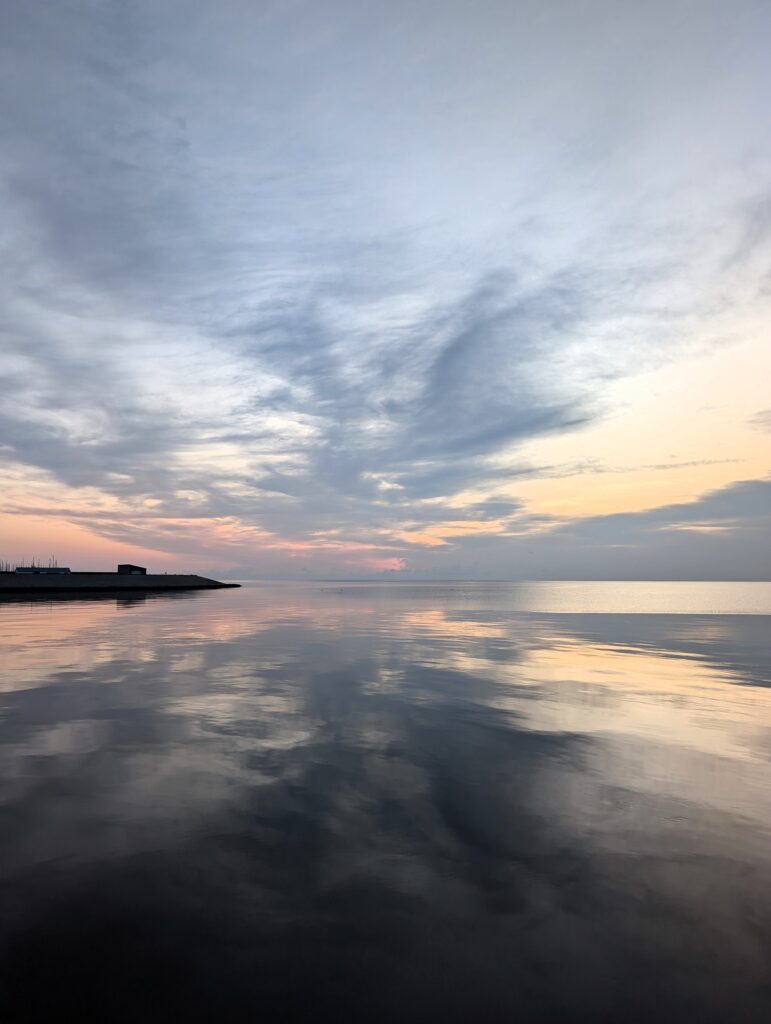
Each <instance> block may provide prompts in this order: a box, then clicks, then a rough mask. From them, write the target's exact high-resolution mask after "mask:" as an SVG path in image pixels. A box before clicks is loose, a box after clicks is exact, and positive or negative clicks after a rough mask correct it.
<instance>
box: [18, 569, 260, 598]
mask: <svg viewBox="0 0 771 1024" xmlns="http://www.w3.org/2000/svg"><path fill="white" fill-rule="evenodd" d="M239 585H240V584H238V583H221V582H220V581H219V580H210V579H207V577H206V576H193V575H171V574H169V575H152V574H149V573H148V574H147V575H143V576H140V575H136V576H132V575H128V574H121V573H117V572H70V573H67V574H65V575H62V576H54V575H48V574H41V575H40V576H33V575H23V574H21V573H14V572H0V597H2V596H3V595H6V594H8V595H10V594H56V593H65V592H67V593H72V592H73V591H84V592H89V593H98V592H105V593H107V592H111V591H121V590H122V591H125V590H133V591H139V590H217V589H220V588H224V587H237V586H239Z"/></svg>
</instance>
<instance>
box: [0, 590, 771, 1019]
mask: <svg viewBox="0 0 771 1024" xmlns="http://www.w3.org/2000/svg"><path fill="white" fill-rule="evenodd" d="M769 636H771V587H769V586H768V585H765V584H731V585H725V584H701V585H700V584H676V585H672V584H668V585H664V586H662V585H654V584H636V585H618V584H553V583H552V584H520V585H512V584H442V585H437V584H403V585H394V584H384V585H368V584H352V585H341V584H312V585H311V584H309V585H298V584H284V585H265V584H263V585H253V586H249V587H245V588H244V589H242V590H237V591H223V592H203V593H190V594H177V595H162V596H153V597H148V598H147V599H146V600H142V599H139V598H137V597H135V596H133V595H132V596H131V597H130V598H119V599H117V600H116V599H115V598H111V599H109V598H103V599H100V600H96V599H91V600H76V601H56V602H50V601H39V600H38V601H35V602H30V601H27V602H10V603H4V604H0V664H2V675H1V676H0V901H1V907H0V909H2V915H1V916H0V968H1V969H2V979H3V980H2V984H3V990H2V1009H3V1019H4V1020H9V1021H27V1020H41V1019H42V1020H46V1019H78V1017H79V1016H83V1015H85V1014H90V1015H93V1014H94V1013H96V1014H98V1015H100V1016H101V1018H102V1019H104V1020H115V1019H131V1020H150V1019H161V1018H163V1019H168V1018H169V1016H170V1015H172V1016H173V1017H174V1018H179V1019H183V1020H185V1019H187V1020H241V1019H244V1020H246V1019H249V1020H253V1019H256V1018H261V1019H265V1020H271V1021H272V1020H317V1019H320V1018H324V1017H327V1016H329V1017H331V1016H332V1015H334V1016H335V1017H336V1018H337V1019H340V1020H344V1021H345V1020H356V1021H363V1020H378V1021H390V1020H395V1021H396V1020H399V1021H401V1020H405V1021H424V1020H446V1021H469V1020H477V1021H478V1020H484V1021H487V1020H490V1021H497V1020H501V1021H511V1020H524V1021H530V1020H532V1021H542V1020H543V1021H552V1020H554V1021H559V1020H565V1021H572V1020H583V1019H594V1020H603V1021H604V1020H607V1021H617V1020H620V1019H625V1020H632V1021H638V1020H639V1021H649V1020H651V1019H654V1018H655V1019H657V1020H665V1021H666V1020H684V1019H693V1020H699V1021H729V1020H731V1021H738V1020H741V1021H754V1020H758V1021H760V1020H767V1019H768V1018H769V1013H771V973H770V971H769V963H770V960H769V953H770V951H771V763H770V758H769V753H770V752H771V742H770V741H771V654H770V653H769Z"/></svg>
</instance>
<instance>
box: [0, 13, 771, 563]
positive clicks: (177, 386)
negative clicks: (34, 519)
mask: <svg viewBox="0 0 771 1024" xmlns="http://www.w3.org/2000/svg"><path fill="white" fill-rule="evenodd" d="M654 6H655V11H656V16H655V17H654V16H653V15H652V13H651V10H650V7H648V9H646V11H645V12H639V11H637V10H632V9H629V10H625V11H619V9H618V8H617V6H616V5H609V4H606V3H603V2H593V3H590V4H589V5H588V7H587V9H586V10H585V11H584V12H583V13H582V14H581V15H580V16H579V14H578V12H573V11H572V10H566V9H565V7H564V5H561V4H544V5H539V8H538V13H537V16H535V14H534V13H533V11H531V10H530V8H529V7H528V5H524V6H522V5H513V6H512V5H509V4H501V3H497V2H492V0H489V2H486V3H483V4H481V5H478V7H477V8H475V9H474V11H473V12H472V11H470V10H469V8H468V5H466V4H460V3H455V2H451V3H449V4H445V5H442V8H441V12H440V11H439V9H438V7H436V5H433V4H427V5H422V6H420V7H418V8H415V6H414V5H409V4H406V3H397V4H394V5H389V8H388V10H384V9H382V8H381V7H380V6H379V5H375V4H370V3H364V4H361V5H355V6H354V5H350V4H348V3H345V2H343V0H335V2H333V4H332V7H331V8H326V9H325V11H324V12H321V11H320V10H319V9H318V6H317V5H313V4H309V3H306V2H300V3H297V4H293V5H290V6H282V5H273V4H263V5H253V4H248V3H245V2H240V0H229V2H226V3H223V4H220V5H217V6H216V8H213V7H210V6H208V5H194V6H193V7H191V5H189V4H187V3H180V2H176V0H172V2H169V3H167V4H163V5H160V6H159V5H155V4H150V3H146V2H137V3H135V4H132V5H130V6H129V7H114V6H113V7H105V8H100V9H99V11H98V12H97V11H96V10H95V8H94V7H93V5H92V4H89V3H85V2H78V0H66V2H63V3H58V4H45V5H43V7H42V8H40V7H33V6H31V5H29V4H26V3H22V2H20V0H11V2H9V3H7V4H5V5H4V7H3V14H2V19H3V22H2V26H1V27H2V31H0V39H1V40H2V42H0V47H2V58H3V60H4V66H6V67H7V68H8V73H9V76H10V77H11V78H12V80H13V82H14V85H15V88H14V90H13V91H11V90H7V91H6V94H5V99H4V100H3V101H2V104H3V106H2V110H0V113H1V114H2V116H3V118H4V125H5V129H4V137H3V144H2V162H1V163H0V199H1V200H2V202H3V208H4V211H6V216H5V226H4V231H3V234H2V236H0V248H1V249H2V259H3V267H4V273H3V280H2V282H0V300H2V309H3V314H2V321H1V322H0V332H1V333H0V343H1V344H2V348H3V359H2V363H0V400H1V401H2V404H1V405H0V410H1V411H0V457H2V458H3V459H5V460H6V464H7V472H8V473H9V474H11V473H12V475H13V478H14V481H16V482H15V483H14V485H13V487H9V488H8V489H7V490H6V493H5V495H4V503H5V507H7V508H9V509H11V510H12V511H14V510H15V511H19V512H20V510H22V509H23V508H31V507H38V508H39V509H40V508H42V507H43V506H45V507H46V508H48V509H49V512H48V513H46V514H54V513H55V509H54V506H55V505H56V503H57V500H58V503H59V505H60V507H61V509H65V508H66V509H69V513H68V514H71V515H72V517H74V519H76V520H78V521H80V522H84V523H88V524H89V527H90V528H91V529H93V530H95V531H98V532H101V533H103V534H105V535H109V536H120V537H125V538H131V537H132V536H135V535H136V534H137V533H141V534H142V536H143V539H144V540H147V541H151V540H152V541H153V542H156V543H158V544H160V545H169V544H170V543H171V538H170V532H171V533H173V530H171V531H170V528H169V524H171V523H179V522H180V521H182V520H185V521H186V522H189V523H190V524H191V526H190V530H191V531H192V533H191V537H192V536H198V537H199V541H198V543H201V544H203V543H208V541H207V540H206V537H211V535H212V532H214V533H216V529H215V527H214V526H212V525H211V524H215V523H218V522H227V523H237V524H238V530H241V531H243V532H244V533H245V534H248V535H249V536H252V537H254V538H255V545H256V544H257V542H258V538H265V537H266V536H270V537H280V538H281V540H282V543H283V544H284V545H285V550H287V551H288V550H289V549H290V548H291V547H292V545H294V546H295V547H296V546H297V545H300V546H301V547H302V546H303V545H308V546H310V547H312V546H313V545H314V544H316V545H317V546H318V550H319V553H320V557H321V558H326V557H327V556H326V554H324V552H325V551H327V550H328V549H326V548H324V546H323V543H322V541H321V540H320V539H319V538H321V537H322V536H326V535H328V533H329V531H331V530H337V531H341V532H340V534H339V536H341V537H344V538H345V540H346V541H347V542H348V543H349V544H350V545H355V544H367V545H370V544H374V545H379V546H380V548H381V549H382V550H378V552H377V553H376V554H375V555H372V556H371V557H375V558H379V559H384V560H385V561H386V562H388V560H389V559H396V560H397V561H398V560H399V559H402V558H404V557H405V555H404V551H403V550H402V547H403V545H402V543H401V542H400V541H399V540H398V538H399V535H400V534H401V533H404V532H405V531H408V532H410V531H411V532H415V531H417V530H422V529H423V528H424V527H432V526H435V525H436V524H441V523H442V522H445V523H448V522H454V521H457V520H458V519H459V512H458V503H459V502H461V503H463V502H465V503H466V505H467V506H468V507H467V508H466V509H465V511H463V513H462V514H461V515H460V517H461V518H462V517H465V518H467V519H469V520H474V519H475V518H479V516H480V515H481V511H480V510H481V508H482V505H483V503H484V500H485V499H486V497H487V496H489V495H491V494H493V493H494V492H495V490H496V488H497V487H498V486H500V485H502V484H503V483H504V482H506V483H511V482H513V481H516V479H517V477H518V476H520V475H526V474H530V475H532V474H533V473H544V474H547V473H548V472H549V468H548V467H541V468H533V467H532V466H528V465H526V464H525V463H524V462H523V460H522V459H521V457H520V455H519V452H518V448H519V446H520V445H521V444H522V443H523V442H524V441H527V440H530V439H535V438H541V437H545V436H549V435H552V434H554V433H562V432H569V431H578V430H580V429H581V428H582V427H583V426H585V425H587V424H589V423H592V422H595V421H596V420H597V418H598V417H600V416H602V414H603V411H604V409H605V407H606V388H607V386H608V385H609V383H611V382H612V381H613V380H616V379H618V378H619V377H622V376H626V375H629V374H632V373H636V372H639V371H641V370H642V369H645V368H648V367H651V366H655V365H658V364H659V363H660V362H661V361H664V360H669V359H673V358H677V357H678V355H680V354H682V353H685V352H689V351H692V350H694V349H695V348H699V347H704V346H709V345H711V344H715V343H717V342H718V341H722V340H724V339H725V337H726V336H730V325H729V324H728V323H727V321H726V316H725V314H726V310H728V311H730V310H731V309H732V308H733V307H734V305H735V304H736V303H738V302H740V301H741V302H744V301H745V300H746V301H749V300H748V298H747V297H748V296H750V297H751V298H752V301H754V302H757V301H760V300H759V299H758V295H759V294H760V283H761V282H762V280H763V273H764V270H763V262H762V258H761V257H762V253H763V239H762V237H757V238H756V237H755V235H752V238H749V239H748V236H747V235H746V231H747V223H748V221H747V217H748V213H747V211H748V210H753V209H765V207H764V206H763V196H764V195H767V189H766V187H765V180H764V168H765V167H766V164H765V163H764V161H765V160H766V159H767V157H766V154H765V151H764V150H763V149H762V143H761V141H759V140H761V138H762V137H763V133H762V127H763V125H764V124H766V122H767V118H768V112H767V110H766V109H765V107H763V105H762V103H761V102H760V100H759V99H758V97H759V96H760V95H763V94H764V91H763V90H762V89H759V87H758V83H759V82H762V81H765V80H766V78H767V68H766V65H765V54H764V52H763V48H762V46H761V45H760V44H759V40H760V39H762V38H763V37H764V33H763V31H762V30H763V28H764V26H765V24H766V22H765V18H766V15H765V14H764V12H763V10H762V9H761V8H760V7H758V6H757V5H755V4H752V3H750V2H747V3H746V4H744V5H743V7H744V14H743V18H738V17H734V16H733V15H732V16H731V17H730V18H728V16H727V15H726V16H725V17H723V16H721V15H720V14H719V12H717V11H715V12H713V13H712V14H710V16H709V17H706V16H704V17H700V18H697V19H693V20H692V21H691V22H689V23H688V25H687V26H685V25H684V24H682V23H681V19H680V18H679V17H678V16H677V15H676V14H675V13H674V12H673V11H672V10H671V9H670V6H669V5H667V4H656V5H654ZM726 38H730V39H731V40H732V41H733V42H732V45H733V46H734V48H735V49H737V50H739V51H740V52H741V54H742V60H741V61H740V62H732V63H730V64H726V58H725V56H724V49H725V47H724V46H723V41H724V40H725V39H726ZM718 43H719V44H720V45H719V46H718V45H717V44H718ZM716 46H717V49H715V48H716ZM716 53H717V54H719V56H717V57H716ZM587 55H591V61H590V64H591V70H590V69H589V68H588V66H587V59H588V58H587ZM651 62H653V65H654V66H655V67H656V69H657V73H656V75H654V76H652V75H651V74H650V68H651ZM716 62H717V63H716ZM300 67H301V68H302V74H299V73H298V69H299V68H300ZM684 137H687V138H688V139H690V140H691V142H690V144H689V146H688V147H683V146H682V145H681V140H682V138H684ZM704 166H710V167H711V168H712V172H711V174H710V181H709V183H705V186H704V188H699V189H697V190H694V188H693V180H694V175H700V174H702V168H703V167H704ZM753 204H754V205H753ZM758 204H760V205H758ZM716 224H721V225H724V228H723V229H722V230H716V229H715V225H716ZM738 238H744V239H745V242H743V243H742V246H743V249H742V251H744V250H747V258H742V259H738V258H737V257H736V252H737V241H736V240H737V239H738ZM750 243H751V244H750ZM750 250H751V252H750ZM729 257H730V258H729ZM748 266H749V268H750V269H749V270H747V267H748ZM742 273H743V274H744V275H745V276H744V277H742V276H741V274H742ZM705 325H706V326H705ZM24 467H26V473H27V478H26V480H27V482H26V483H25V481H24V478H23V472H21V471H22V470H24ZM41 471H42V472H43V473H44V474H45V475H46V478H47V479H48V486H47V489H46V485H45V484H44V483H42V482H41V481H40V479H39V476H38V474H39V473H40V472H41ZM20 473H21V475H19V474H20ZM92 490H96V491H98V492H99V494H100V495H101V496H102V497H101V498H100V499H99V501H94V500H92V494H91V492H92ZM33 492H34V493H33ZM44 492H45V493H44ZM469 494H472V497H470V498H469V497H468V495H469ZM464 495H465V497H463V496H464ZM57 496H58V497H57ZM459 496H461V497H459ZM38 497H40V498H41V500H42V499H45V500H44V501H42V505H41V503H40V502H38ZM490 500H496V499H490ZM105 505H107V506H109V507H110V516H109V517H108V516H106V515H105ZM522 515H523V513H522V512H521V511H520V512H516V513H515V512H512V513H511V514H508V515H507V514H504V513H503V512H501V515H500V516H498V515H495V514H492V513H491V515H490V517H489V518H491V519H493V520H496V519H505V520H506V521H507V522H508V521H509V520H510V519H511V518H512V516H514V518H516V517H517V516H519V517H520V518H521V517H522ZM196 524H198V525H196ZM206 524H208V525H206ZM199 527H200V528H201V530H204V532H203V533H201V532H199V533H198V534H196V533H195V531H196V530H197V529H198V528H199ZM512 528H513V526H512ZM206 531H208V532H206ZM183 532H184V531H183ZM236 532H238V531H236ZM424 532H425V531H424ZM432 535H433V533H432ZM185 543H188V541H186V542H185ZM189 543H190V544H194V543H195V542H194V541H193V540H192V539H190V540H189ZM330 557H331V556H330ZM367 557H370V556H367ZM389 564H390V563H389ZM278 568H279V566H278V563H276V569H277V571H278Z"/></svg>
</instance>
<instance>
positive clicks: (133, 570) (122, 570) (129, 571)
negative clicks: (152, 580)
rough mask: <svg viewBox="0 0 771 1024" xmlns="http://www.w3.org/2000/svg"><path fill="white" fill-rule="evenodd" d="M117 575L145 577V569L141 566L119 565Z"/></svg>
mask: <svg viewBox="0 0 771 1024" xmlns="http://www.w3.org/2000/svg"><path fill="white" fill-rule="evenodd" d="M118 574H119V575H120V576H146V575H147V569H145V568H144V566H142V565H128V563H127V564H126V565H119V566H118Z"/></svg>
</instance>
